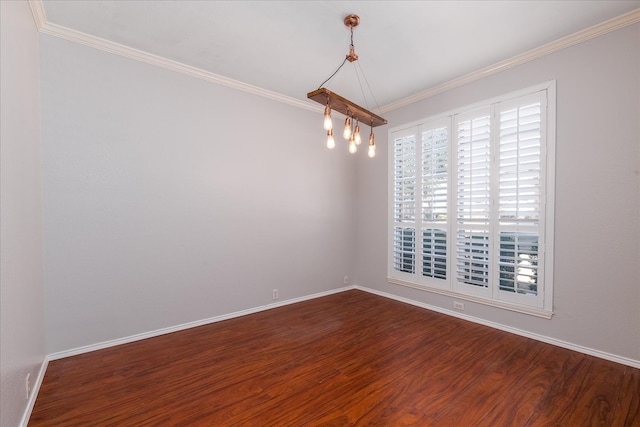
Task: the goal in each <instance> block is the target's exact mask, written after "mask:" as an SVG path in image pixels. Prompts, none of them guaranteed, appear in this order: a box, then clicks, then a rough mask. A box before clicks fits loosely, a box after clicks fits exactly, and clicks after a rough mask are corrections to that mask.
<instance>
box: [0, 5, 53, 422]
mask: <svg viewBox="0 0 640 427" xmlns="http://www.w3.org/2000/svg"><path fill="white" fill-rule="evenodd" d="M0 16H1V23H2V24H1V25H0V41H1V46H0V76H1V78H0V94H1V97H0V111H1V113H0V122H1V123H2V126H0V129H1V130H0V141H1V142H0V160H1V165H0V171H1V176H0V194H1V195H2V200H1V202H0V253H1V254H2V257H1V258H0V259H1V264H0V372H1V375H2V380H1V381H0V384H2V385H1V389H0V402H1V408H0V426H6V427H13V426H16V425H18V424H19V423H20V419H21V418H22V415H23V413H24V411H25V408H26V407H27V398H26V397H27V394H26V376H27V374H31V383H32V384H34V383H35V381H36V378H37V376H38V372H39V370H40V366H41V365H42V363H43V361H44V358H45V340H44V314H43V313H44V302H43V297H44V290H43V285H42V202H41V197H42V181H41V172H40V93H39V92H40V91H39V86H40V85H39V72H38V68H39V66H38V31H37V30H36V26H35V23H34V20H33V17H32V15H31V11H30V9H29V4H28V3H27V2H23V1H20V2H17V1H16V2H9V1H0Z"/></svg>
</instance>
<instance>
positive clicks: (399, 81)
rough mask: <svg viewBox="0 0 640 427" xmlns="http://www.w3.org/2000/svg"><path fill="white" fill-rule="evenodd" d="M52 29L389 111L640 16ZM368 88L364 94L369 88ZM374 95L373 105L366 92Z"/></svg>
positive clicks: (601, 4)
mask: <svg viewBox="0 0 640 427" xmlns="http://www.w3.org/2000/svg"><path fill="white" fill-rule="evenodd" d="M43 5H44V11H45V13H46V19H47V22H49V23H52V24H56V25H59V26H63V27H67V28H69V29H73V30H76V31H80V32H83V33H86V34H89V35H92V36H96V37H100V38H103V39H107V40H110V41H112V42H116V43H119V44H122V45H125V46H128V47H132V48H135V49H138V50H141V51H144V52H148V53H151V54H154V55H158V56H160V57H163V58H167V59H171V60H174V61H178V62H181V63H183V64H186V65H190V66H194V67H198V68H201V69H203V70H206V71H209V72H212V73H215V74H217V75H220V76H224V77H226V78H231V79H234V80H238V81H241V82H244V83H248V84H251V85H254V86H257V87H260V88H263V89H267V90H270V91H274V92H277V93H280V94H283V95H287V96H289V97H293V98H296V99H300V100H304V99H306V94H307V92H310V91H312V90H315V89H317V88H318V87H319V85H320V83H322V81H323V80H325V78H327V77H329V75H330V74H331V73H332V72H333V71H335V69H336V68H337V67H338V66H339V65H340V63H341V62H342V61H343V59H344V57H345V55H346V54H347V53H348V46H349V30H348V29H347V28H346V27H345V26H344V24H343V19H344V17H345V16H346V15H348V14H351V13H355V14H357V15H359V16H360V18H361V23H360V26H359V27H357V28H356V29H355V31H354V45H355V50H356V53H357V54H358V55H359V56H360V60H359V61H358V62H357V63H359V66H360V68H361V69H362V71H363V72H364V76H365V77H366V81H367V82H368V84H369V86H370V87H371V89H372V92H373V95H374V96H375V100H371V98H370V92H369V90H368V89H367V83H366V82H364V81H362V79H361V82H360V83H359V82H358V79H357V76H356V74H355V65H354V64H357V63H354V64H350V63H347V64H346V65H345V67H344V68H343V69H342V70H341V71H340V72H339V73H338V75H337V76H336V77H335V78H334V79H333V80H332V81H331V82H330V85H328V86H327V85H325V86H327V87H329V88H330V89H331V90H334V91H336V92H337V93H340V94H341V95H343V96H345V97H347V98H349V99H352V100H353V101H355V102H357V103H360V104H363V105H365V106H368V107H369V108H371V109H374V110H375V109H377V107H383V106H386V105H389V104H391V103H393V102H396V101H398V100H401V99H404V98H406V97H408V96H409V95H412V94H414V93H417V92H422V91H425V90H428V89H429V88H432V87H434V86H437V85H439V84H442V83H445V82H447V81H450V80H452V79H455V78H458V77H460V76H463V75H465V74H468V73H471V72H473V71H476V70H478V69H481V68H483V67H487V66H490V65H492V64H495V63H498V62H500V61H503V60H506V59H509V58H511V57H514V56H516V55H518V54H522V53H524V52H526V51H528V50H531V49H533V48H536V47H539V46H542V45H544V44H546V43H549V42H553V41H555V40H557V39H559V38H562V37H564V36H568V35H570V34H573V33H575V32H577V31H580V30H583V29H585V28H588V27H590V26H593V25H596V24H599V23H602V22H604V21H606V20H608V19H611V18H614V17H617V16H619V15H622V14H624V13H626V12H629V11H631V10H634V9H636V8H639V7H640V0H634V1H629V0H628V1H613V0H610V1H598V0H587V1H578V0H561V1H525V0H509V1H506V0H505V1H479V0H476V1H444V0H442V1H357V0H352V1H203V0H200V1H190V0H182V1H173V0H162V1H160V0H157V1H150V0H145V1H137V0H136V1H134V0H116V1H102V0H91V1H80V0H71V1H63V0H56V1H49V0H44V1H43ZM360 86H362V87H363V88H364V90H361V89H360ZM363 91H364V95H366V96H367V97H368V98H367V99H365V98H363V95H362V92H363Z"/></svg>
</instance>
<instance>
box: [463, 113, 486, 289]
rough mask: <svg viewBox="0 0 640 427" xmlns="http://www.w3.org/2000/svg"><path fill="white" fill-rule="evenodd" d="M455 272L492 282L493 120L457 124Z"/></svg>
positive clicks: (468, 278) (480, 283)
mask: <svg viewBox="0 0 640 427" xmlns="http://www.w3.org/2000/svg"><path fill="white" fill-rule="evenodd" d="M457 131H458V144H457V147H458V152H457V203H456V205H457V212H456V217H457V218H456V220H457V233H456V271H457V277H458V281H459V282H461V283H466V284H469V285H474V286H479V287H484V288H486V287H488V285H489V244H490V242H489V219H490V207H491V192H490V189H491V176H490V170H491V150H490V148H491V139H490V136H491V120H490V116H489V115H481V116H477V117H473V118H471V119H468V120H464V121H461V122H459V123H458V129H457Z"/></svg>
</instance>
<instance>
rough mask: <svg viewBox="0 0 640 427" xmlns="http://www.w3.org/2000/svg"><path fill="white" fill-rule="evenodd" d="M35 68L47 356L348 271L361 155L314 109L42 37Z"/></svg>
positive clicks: (326, 281)
mask: <svg viewBox="0 0 640 427" xmlns="http://www.w3.org/2000/svg"><path fill="white" fill-rule="evenodd" d="M41 66H42V81H41V85H42V143H43V174H44V202H43V215H44V282H45V288H46V301H47V304H46V323H47V330H46V337H47V352H48V353H55V352H60V351H65V350H69V349H74V348H77V347H80V346H84V345H91V344H96V343H100V342H104V341H108V340H114V339H118V338H124V337H129V336H131V335H134V334H138V333H145V332H149V331H154V330H158V329H161V328H166V327H172V326H176V325H180V324H184V323H187V322H192V321H199V320H202V319H207V318H210V317H214V316H218V315H223V314H228V313H233V312H236V311H239V310H244V309H249V308H254V307H259V306H264V305H267V304H271V303H273V300H272V289H275V288H277V289H279V293H280V301H283V300H287V299H291V298H296V297H302V296H306V295H311V294H314V293H318V292H323V291H328V290H331V289H336V288H340V287H342V286H344V285H343V276H344V275H347V274H348V275H352V272H351V271H350V270H351V268H352V267H353V248H354V245H355V230H354V229H353V228H352V223H353V221H352V218H353V214H354V211H355V205H354V203H355V162H354V160H353V158H351V157H349V156H348V153H344V152H338V151H337V150H334V151H331V152H329V151H328V150H326V148H325V147H324V143H325V142H324V140H325V136H324V131H323V130H322V114H321V113H320V112H318V113H315V112H311V111H306V110H301V109H299V108H295V107H291V106H288V105H286V104H283V103H279V102H276V101H272V100H269V99H266V98H262V97H259V96H255V95H250V94H247V93H244V92H239V91H236V90H233V89H229V88H226V87H223V86H219V85H216V84H212V83H210V82H206V81H203V80H199V79H196V78H193V77H190V76H186V75H182V74H179V73H176V72H172V71H168V70H164V69H161V68H158V67H154V66H150V65H147V64H143V63H140V62H136V61H132V60H129V59H126V58H123V57H120V56H116V55H112V54H108V53H105V52H103V51H100V50H97V49H92V48H89V47H85V46H82V45H79V44H74V43H70V42H67V41H64V40H62V39H58V38H54V37H50V36H47V35H42V36H41ZM259 71H260V70H255V72H259ZM283 78H286V76H283ZM301 96H304V94H301Z"/></svg>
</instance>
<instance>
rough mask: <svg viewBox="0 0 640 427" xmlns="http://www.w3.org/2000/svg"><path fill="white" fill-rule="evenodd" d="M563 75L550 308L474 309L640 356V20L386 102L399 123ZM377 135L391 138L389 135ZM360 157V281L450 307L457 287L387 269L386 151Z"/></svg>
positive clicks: (488, 317) (472, 309) (471, 308)
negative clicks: (426, 93) (412, 99)
mask: <svg viewBox="0 0 640 427" xmlns="http://www.w3.org/2000/svg"><path fill="white" fill-rule="evenodd" d="M552 79H556V81H557V134H556V141H557V150H556V152H557V157H556V161H557V165H556V217H555V274H554V281H555V285H554V304H553V306H554V311H555V315H554V316H553V318H552V319H551V320H546V319H541V318H537V317H533V316H529V315H524V314H519V313H515V312H510V311H505V310H502V309H498V308H492V307H489V306H484V305H479V304H475V303H471V302H466V304H465V308H466V310H465V314H467V315H471V316H474V317H476V318H477V319H479V320H481V321H484V322H496V323H498V324H502V325H506V326H510V327H514V328H518V329H521V330H523V331H525V332H527V333H534V334H539V335H542V336H546V337H550V338H553V339H555V340H559V341H564V342H566V343H569V344H572V345H577V346H583V347H586V348H589V349H594V350H597V351H600V352H606V353H610V354H613V355H616V356H621V357H626V358H630V359H632V360H635V361H639V362H640V281H639V279H638V278H639V277H640V274H639V273H640V270H639V265H640V212H639V205H640V185H639V170H640V159H639V145H640V143H639V141H640V138H639V137H640V128H639V122H640V26H639V25H638V24H636V25H634V26H631V27H627V28H624V29H621V30H618V31H615V32H613V33H609V34H607V35H604V36H601V37H598V38H595V39H592V40H590V41H587V42H583V43H580V44H578V45H576V46H573V47H571V48H568V49H565V50H563V51H559V52H557V53H555V54H552V55H548V56H545V57H543V58H541V59H538V60H535V61H532V62H528V63H526V64H524V65H521V66H518V67H515V68H512V69H509V70H506V71H503V72H501V73H499V74H496V75H492V76H490V77H486V78H483V79H481V80H479V81H476V82H474V83H471V84H467V85H465V86H462V87H459V88H456V89H453V90H450V91H448V92H445V93H441V94H439V95H436V96H434V97H432V98H429V99H425V100H422V101H419V102H416V103H414V104H412V105H408V106H405V107H403V108H400V109H398V110H395V111H392V112H390V113H388V114H386V116H387V119H388V120H389V127H390V128H391V127H395V126H400V125H402V124H403V123H408V122H411V121H414V120H418V119H421V118H425V117H429V116H431V115H435V114H438V113H441V112H444V111H448V110H450V109H453V108H455V107H461V106H465V105H468V104H471V103H475V102H478V101H482V100H484V99H488V98H491V97H494V96H498V95H501V94H504V93H508V92H511V91H515V90H518V89H522V88H526V87H528V86H532V85H535V84H537V83H542V82H545V81H548V80H552ZM387 137H388V136H387V135H380V137H379V141H380V143H381V144H380V145H381V146H382V147H386V146H387V142H386V140H385V138H387ZM379 152H380V156H379V157H377V158H376V159H375V161H373V162H370V161H365V160H359V161H358V187H357V188H358V191H357V205H356V206H357V218H358V221H357V233H358V234H357V248H356V253H357V258H356V279H357V283H358V284H359V285H360V286H364V287H369V288H371V289H374V290H378V291H381V292H386V293H390V294H393V295H395V296H398V297H402V298H408V299H411V300H414V301H416V302H419V303H423V304H429V305H432V306H435V307H438V308H440V309H447V310H451V309H452V308H453V302H452V298H449V297H446V296H441V295H437V294H433V293H429V292H425V291H420V290H415V289H410V288H406V287H402V286H398V285H392V284H389V283H387V281H386V265H387V262H386V259H387V258H386V257H387V252H386V247H387V241H386V232H387V231H386V228H387V159H388V157H387V153H386V151H385V150H384V149H381V150H379Z"/></svg>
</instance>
